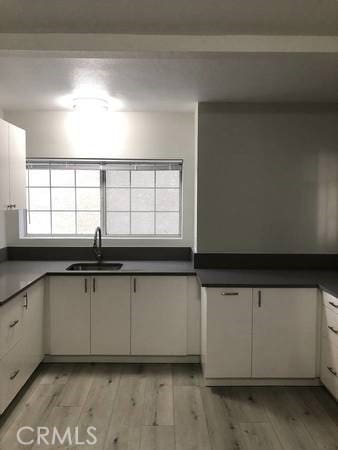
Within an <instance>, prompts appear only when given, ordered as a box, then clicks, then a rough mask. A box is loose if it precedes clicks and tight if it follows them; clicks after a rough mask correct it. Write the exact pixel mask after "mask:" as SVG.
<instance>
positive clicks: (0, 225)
mask: <svg viewBox="0 0 338 450" xmlns="http://www.w3.org/2000/svg"><path fill="white" fill-rule="evenodd" d="M3 115H4V114H3V110H2V108H1V107H0V119H2V118H3ZM6 246H7V242H6V221H5V212H4V211H0V249H1V248H4V247H6Z"/></svg>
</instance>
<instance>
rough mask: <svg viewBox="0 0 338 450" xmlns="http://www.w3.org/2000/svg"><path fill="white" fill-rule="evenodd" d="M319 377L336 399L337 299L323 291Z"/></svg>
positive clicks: (337, 353) (337, 358) (337, 393)
mask: <svg viewBox="0 0 338 450" xmlns="http://www.w3.org/2000/svg"><path fill="white" fill-rule="evenodd" d="M320 379H321V381H322V383H323V384H324V385H325V386H326V388H327V389H328V390H329V391H330V392H331V394H332V395H333V396H334V397H335V399H336V400H338V299H337V298H336V297H333V296H332V295H330V294H328V293H326V292H324V293H323V303H322V329H321V363H320Z"/></svg>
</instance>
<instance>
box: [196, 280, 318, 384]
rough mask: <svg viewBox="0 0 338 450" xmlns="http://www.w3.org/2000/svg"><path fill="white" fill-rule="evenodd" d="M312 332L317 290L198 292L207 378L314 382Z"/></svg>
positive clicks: (314, 330) (315, 328)
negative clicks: (277, 379) (294, 379)
mask: <svg viewBox="0 0 338 450" xmlns="http://www.w3.org/2000/svg"><path fill="white" fill-rule="evenodd" d="M317 331H318V291H317V289H303V288H295V289H288V288H276V289H274V288H264V289H251V288H244V289H243V288H241V289H236V288H231V289H230V288H223V289H222V288H203V289H202V365H203V372H204V376H205V377H206V378H275V379H276V378H315V377H316V376H317V373H316V372H317V371H316V367H317V342H318V336H317Z"/></svg>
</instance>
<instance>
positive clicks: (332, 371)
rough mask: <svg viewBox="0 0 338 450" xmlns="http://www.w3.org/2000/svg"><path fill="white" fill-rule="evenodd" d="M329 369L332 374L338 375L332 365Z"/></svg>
mask: <svg viewBox="0 0 338 450" xmlns="http://www.w3.org/2000/svg"><path fill="white" fill-rule="evenodd" d="M327 370H328V371H329V372H331V373H332V375H334V376H337V372H336V371H335V370H333V369H332V367H329V366H327Z"/></svg>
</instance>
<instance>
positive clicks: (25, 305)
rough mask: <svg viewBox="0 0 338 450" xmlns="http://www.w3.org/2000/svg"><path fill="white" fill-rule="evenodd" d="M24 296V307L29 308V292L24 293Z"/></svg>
mask: <svg viewBox="0 0 338 450" xmlns="http://www.w3.org/2000/svg"><path fill="white" fill-rule="evenodd" d="M23 298H24V303H23V307H24V308H25V309H28V294H27V292H25V293H24V294H23Z"/></svg>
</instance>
